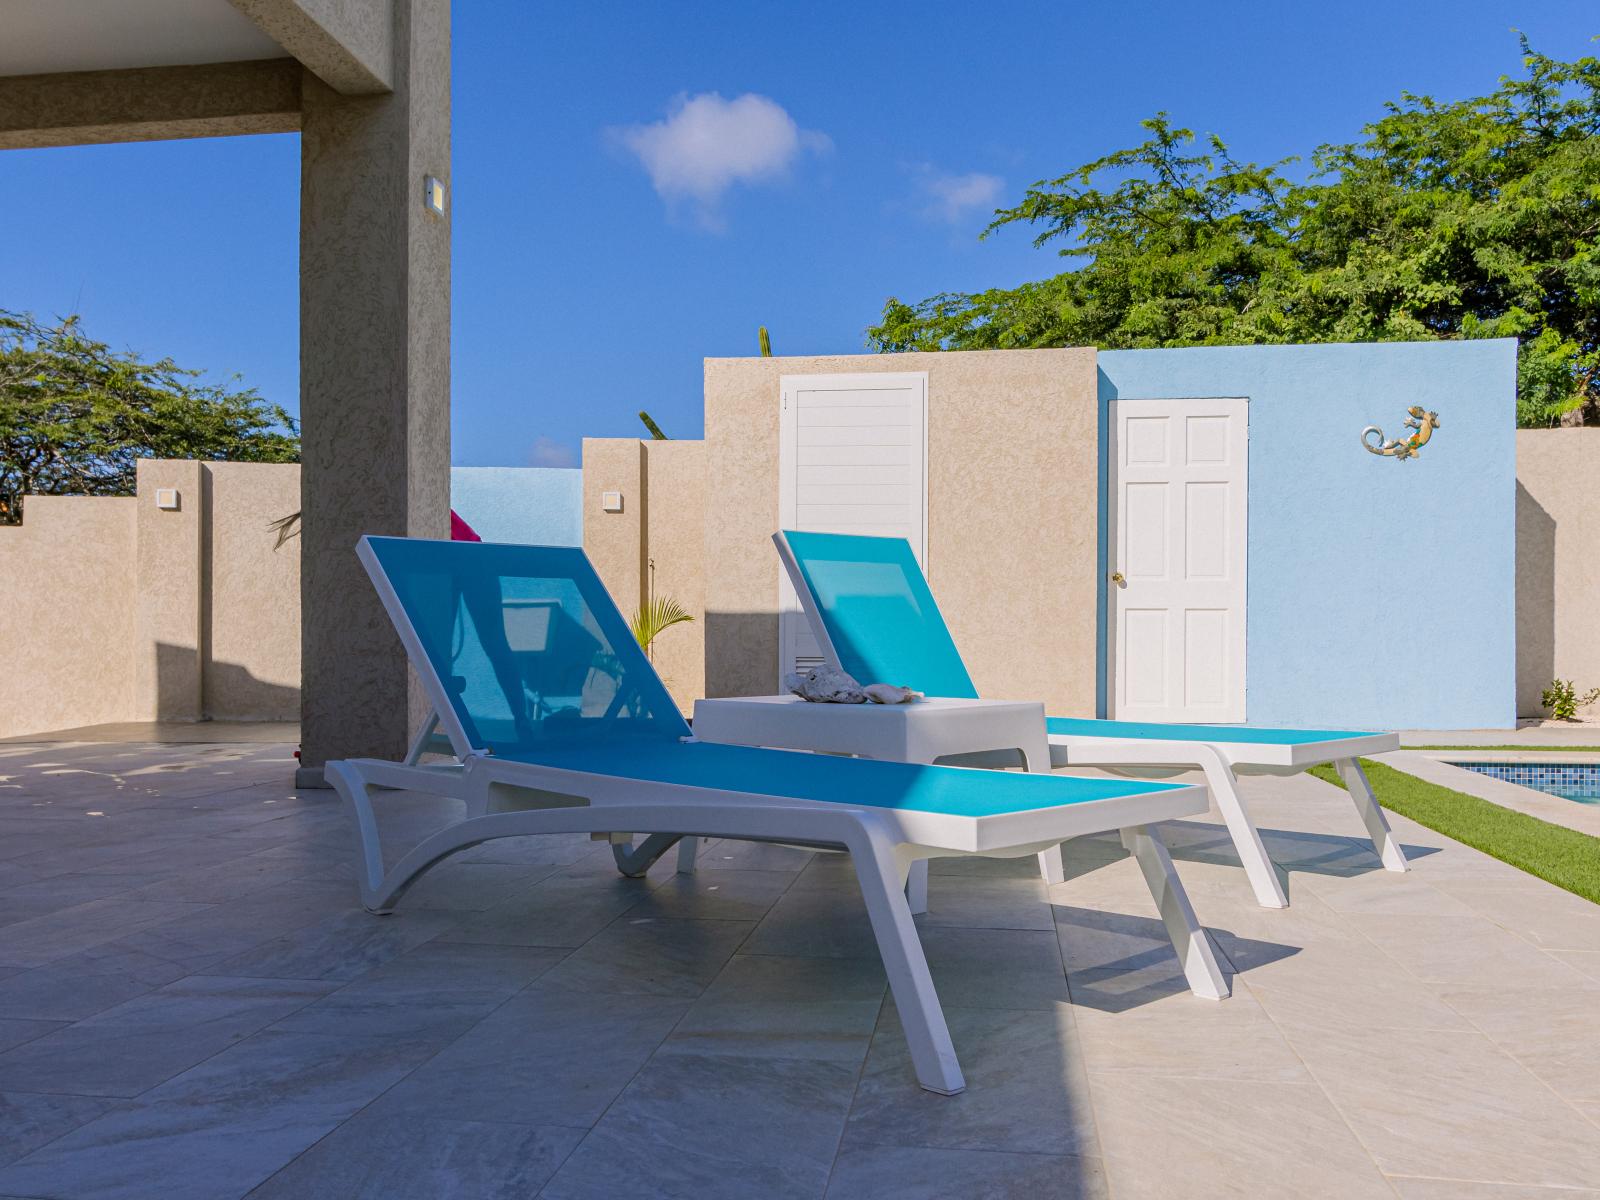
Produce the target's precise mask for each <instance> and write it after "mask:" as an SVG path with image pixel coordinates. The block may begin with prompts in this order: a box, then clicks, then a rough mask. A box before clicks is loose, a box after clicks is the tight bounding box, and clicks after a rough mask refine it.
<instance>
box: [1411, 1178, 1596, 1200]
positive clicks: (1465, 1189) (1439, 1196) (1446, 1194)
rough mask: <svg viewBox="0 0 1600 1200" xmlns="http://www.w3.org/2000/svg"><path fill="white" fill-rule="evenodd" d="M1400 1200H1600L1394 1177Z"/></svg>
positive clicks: (1583, 1192) (1557, 1191)
mask: <svg viewBox="0 0 1600 1200" xmlns="http://www.w3.org/2000/svg"><path fill="white" fill-rule="evenodd" d="M1389 1182H1390V1183H1391V1184H1392V1185H1394V1190H1395V1191H1396V1192H1398V1193H1400V1200H1600V1192H1596V1191H1591V1190H1590V1189H1589V1188H1544V1187H1523V1186H1522V1185H1520V1184H1515V1183H1472V1182H1469V1181H1467V1180H1464V1179H1414V1178H1408V1177H1406V1176H1403V1175H1397V1176H1390V1178H1389Z"/></svg>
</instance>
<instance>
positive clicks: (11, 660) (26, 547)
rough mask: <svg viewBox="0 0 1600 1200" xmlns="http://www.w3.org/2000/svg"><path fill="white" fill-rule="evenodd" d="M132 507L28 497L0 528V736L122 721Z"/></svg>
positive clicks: (128, 679)
mask: <svg viewBox="0 0 1600 1200" xmlns="http://www.w3.org/2000/svg"><path fill="white" fill-rule="evenodd" d="M136 503H137V501H135V500H133V499H131V498H122V497H90V496H72V497H66V496H30V497H29V498H28V499H27V500H26V501H25V502H24V504H23V518H24V521H23V524H21V525H15V526H0V656H3V659H4V669H3V670H0V737H12V736H15V735H17V734H23V733H38V732H41V731H44V730H47V729H68V728H72V727H74V726H77V725H94V724H99V723H101V722H105V721H125V720H128V719H129V717H130V715H131V713H132V709H133V667H134V658H133V655H132V654H131V653H129V652H128V647H130V646H132V644H133V626H134V608H135V604H134V600H135V590H134V515H135V505H136Z"/></svg>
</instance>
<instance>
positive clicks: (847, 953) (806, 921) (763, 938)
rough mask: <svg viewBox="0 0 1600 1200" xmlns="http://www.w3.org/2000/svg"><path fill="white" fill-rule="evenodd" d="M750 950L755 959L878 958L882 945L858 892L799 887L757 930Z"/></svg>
mask: <svg viewBox="0 0 1600 1200" xmlns="http://www.w3.org/2000/svg"><path fill="white" fill-rule="evenodd" d="M819 857H821V856H819ZM745 949H746V950H748V951H749V952H750V953H751V954H784V955H806V956H812V957H822V958H877V957H878V942H877V939H876V938H875V937H873V934H872V922H871V921H870V920H869V919H868V918H867V907H866V905H865V904H864V903H863V902H862V899H861V893H860V892H859V891H852V890H850V889H849V888H847V887H843V886H835V885H831V884H824V885H822V886H810V887H804V886H801V885H800V884H799V883H798V882H797V883H796V885H795V886H794V887H792V888H790V889H789V890H788V891H787V892H785V893H784V894H783V896H782V897H781V898H780V899H779V900H778V902H777V903H776V904H774V905H773V906H772V909H771V910H770V911H769V912H768V913H767V915H766V916H765V917H764V918H763V919H762V921H761V923H760V924H759V925H757V926H756V929H755V932H754V933H753V934H751V935H750V941H749V944H748V945H747V946H746V947H745Z"/></svg>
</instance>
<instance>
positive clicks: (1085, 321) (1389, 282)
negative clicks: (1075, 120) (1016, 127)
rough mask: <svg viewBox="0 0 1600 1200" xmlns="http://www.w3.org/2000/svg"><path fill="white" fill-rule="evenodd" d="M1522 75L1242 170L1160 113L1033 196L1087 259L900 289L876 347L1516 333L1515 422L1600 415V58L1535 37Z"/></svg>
mask: <svg viewBox="0 0 1600 1200" xmlns="http://www.w3.org/2000/svg"><path fill="white" fill-rule="evenodd" d="M1522 50H1523V65H1524V68H1525V77H1523V78H1517V79H1511V78H1502V79H1501V80H1500V84H1499V86H1498V87H1497V88H1496V89H1495V91H1493V92H1492V93H1490V94H1489V95H1487V96H1481V97H1476V98H1473V99H1468V100H1459V101H1451V102H1440V101H1436V100H1434V99H1432V98H1430V97H1427V96H1416V95H1411V94H1409V93H1407V94H1404V95H1403V96H1402V98H1401V99H1400V100H1399V101H1398V102H1395V103H1391V104H1389V105H1387V106H1386V115H1385V116H1383V117H1382V118H1381V119H1380V120H1378V121H1375V122H1374V123H1372V124H1370V125H1368V126H1366V127H1365V129H1364V137H1363V138H1362V140H1360V141H1358V142H1352V143H1349V144H1346V145H1325V146H1323V147H1321V148H1320V149H1318V150H1317V151H1316V153H1315V155H1314V156H1313V163H1312V166H1313V169H1312V171H1311V173H1310V178H1309V179H1308V180H1307V181H1304V182H1301V181H1296V180H1294V179H1292V178H1290V177H1289V176H1288V175H1286V174H1285V173H1284V168H1285V167H1286V166H1288V165H1289V164H1290V163H1292V162H1294V161H1295V160H1293V159H1285V160H1283V161H1281V162H1276V163H1269V164H1266V165H1260V164H1256V163H1240V162H1238V161H1236V160H1235V159H1234V158H1233V157H1232V156H1231V155H1230V154H1229V152H1228V149H1227V147H1226V145H1225V144H1224V143H1223V142H1222V140H1221V139H1220V138H1218V137H1215V136H1212V137H1210V138H1209V139H1208V140H1207V143H1206V148H1205V149H1204V150H1196V149H1195V147H1194V142H1195V138H1194V134H1193V133H1192V132H1191V131H1190V130H1188V129H1182V128H1178V127H1176V126H1174V125H1173V124H1172V123H1171V122H1170V121H1169V120H1168V117H1167V114H1165V113H1161V114H1159V115H1157V116H1156V117H1154V118H1152V119H1151V120H1148V121H1145V122H1143V126H1144V128H1145V129H1146V130H1147V131H1148V133H1149V137H1148V138H1147V139H1146V140H1145V141H1144V142H1142V143H1141V144H1139V145H1138V146H1135V147H1133V148H1131V149H1127V150H1119V151H1117V152H1116V153H1114V154H1109V155H1106V156H1105V157H1104V158H1099V159H1096V160H1095V161H1093V162H1090V163H1086V164H1085V165H1083V166H1081V167H1078V168H1077V169H1075V170H1073V171H1071V172H1069V173H1067V174H1065V175H1063V176H1061V177H1060V178H1057V179H1051V180H1045V181H1042V182H1040V183H1036V184H1034V185H1033V186H1032V187H1031V188H1029V189H1028V191H1027V194H1026V195H1025V196H1024V197H1023V199H1022V201H1021V203H1019V204H1018V205H1016V207H1014V208H1008V209H1001V210H999V211H998V212H997V213H996V214H995V219H994V221H993V222H991V223H990V225H989V226H988V228H987V229H985V230H984V232H983V234H982V236H983V237H989V236H991V235H993V234H994V233H995V232H997V231H998V230H1000V229H1003V228H1005V227H1007V226H1009V225H1012V224H1015V223H1018V222H1020V223H1023V224H1026V225H1028V226H1032V227H1034V228H1035V229H1036V230H1038V233H1037V235H1036V236H1035V238H1034V244H1035V245H1036V246H1041V247H1042V246H1045V245H1047V244H1058V243H1059V244H1060V245H1061V250H1060V253H1061V255H1062V256H1063V257H1065V258H1067V259H1069V260H1071V261H1072V263H1073V267H1072V269H1069V270H1067V271H1066V272H1064V273H1062V274H1059V275H1055V276H1053V277H1051V278H1049V279H1043V280H1039V281H1037V282H1033V283H1026V284H1023V285H1022V286H1021V287H1017V288H1008V289H992V290H989V291H985V292H978V293H975V294H963V293H946V294H943V295H938V296H933V297H931V298H929V299H927V300H923V301H921V302H920V303H915V304H906V303H902V302H901V301H899V300H897V299H893V298H891V299H890V300H888V301H887V302H886V304H885V305H884V310H883V316H882V319H881V321H880V322H879V323H878V324H876V325H874V326H871V327H870V328H869V329H868V331H867V335H868V338H869V341H870V342H871V344H872V345H873V346H874V347H875V348H876V349H879V350H885V351H893V350H942V349H951V350H965V349H997V348H1011V347H1038V346H1073V345H1090V346H1099V347H1102V348H1106V349H1125V348H1133V347H1154V346H1205V345H1241V344H1259V343H1290V342H1349V341H1417V340H1431V339H1445V338H1489V337H1516V338H1518V339H1519V341H1520V350H1519V357H1518V420H1519V423H1520V424H1523V425H1528V426H1539V425H1550V424H1554V423H1556V422H1557V421H1558V420H1559V419H1560V417H1561V415H1562V414H1563V413H1566V412H1569V411H1572V410H1576V409H1582V410H1583V411H1584V413H1585V415H1586V416H1587V417H1588V418H1589V419H1590V420H1600V59H1596V58H1593V57H1584V58H1580V59H1578V60H1577V61H1574V62H1560V61H1557V60H1555V59H1551V58H1548V57H1546V56H1545V55H1542V54H1538V53H1536V52H1534V51H1533V50H1532V49H1531V48H1530V47H1529V45H1528V43H1527V40H1526V39H1525V38H1524V39H1523V41H1522Z"/></svg>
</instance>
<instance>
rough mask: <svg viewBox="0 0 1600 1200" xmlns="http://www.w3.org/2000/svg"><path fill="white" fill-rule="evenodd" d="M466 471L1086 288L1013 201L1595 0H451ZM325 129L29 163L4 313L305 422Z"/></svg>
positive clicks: (1590, 25)
mask: <svg viewBox="0 0 1600 1200" xmlns="http://www.w3.org/2000/svg"><path fill="white" fill-rule="evenodd" d="M454 23H455V28H454V36H455V46H454V55H455V68H454V69H455V77H454V113H455V161H454V164H453V175H454V179H453V195H452V204H453V209H452V212H453V221H454V236H455V250H454V253H455V272H454V318H453V320H454V347H453V374H454V383H453V404H454V460H455V462H456V463H457V464H459V465H510V466H522V465H529V464H547V465H563V464H574V463H575V462H576V456H577V447H578V443H579V439H580V438H582V437H584V436H586V435H588V436H636V435H639V434H641V433H642V432H643V431H642V428H641V426H640V425H639V423H638V420H637V418H636V417H635V415H634V414H635V413H636V412H637V411H638V410H639V409H640V408H645V409H648V410H649V411H650V412H651V413H652V414H653V415H654V416H655V417H656V419H657V420H658V421H659V422H660V423H661V424H662V425H663V426H664V427H665V428H666V430H667V432H668V433H669V434H672V435H673V436H677V437H695V436H698V435H699V434H700V432H701V400H700V379H701V360H702V358H704V357H706V356H720V355H739V354H753V353H755V352H756V327H757V326H758V325H761V324H765V325H767V326H768V327H769V328H770V329H771V331H772V340H773V348H774V350H775V351H776V352H777V353H779V354H818V353H840V352H843V353H849V352H853V351H859V350H861V349H863V347H864V339H863V334H862V330H863V329H864V327H865V326H866V325H867V324H869V323H870V322H871V321H873V320H874V319H875V318H876V316H877V315H878V313H879V311H880V310H881V308H882V304H883V300H884V298H885V297H886V296H890V295H894V296H899V297H900V298H902V299H907V300H911V299H920V298H922V297H924V296H927V295H929V294H932V293H934V292H938V291H943V290H974V289H978V288H982V287H988V286H996V285H1011V284H1015V283H1018V282H1021V281H1022V280H1024V279H1029V278H1037V277H1040V276H1042V275H1045V274H1047V273H1050V272H1052V271H1054V270H1057V269H1059V268H1058V266H1057V262H1058V260H1057V259H1056V258H1055V256H1054V254H1053V253H1052V252H1050V251H1037V250H1033V249H1032V248H1031V247H1030V246H1029V244H1028V237H1027V235H1026V234H1024V233H1023V232H1022V231H1020V230H1019V231H1011V232H1008V233H1007V234H1005V235H1002V236H1000V237H997V238H995V239H991V240H990V241H988V242H985V243H979V242H978V241H977V240H976V235H977V233H978V231H979V230H980V229H981V228H982V227H983V225H984V223H985V220H986V216H987V213H988V211H989V210H990V209H991V208H993V207H994V205H995V203H997V202H999V203H1009V202H1011V201H1013V200H1014V199H1015V198H1016V197H1018V196H1019V195H1020V194H1021V191H1022V189H1023V188H1024V187H1026V186H1027V184H1029V183H1031V182H1033V181H1034V180H1036V179H1040V178H1043V177H1047V176H1053V175H1057V174H1061V173H1063V172H1064V171H1066V170H1067V169H1069V168H1071V167H1073V166H1076V165H1077V164H1079V163H1082V162H1084V161H1087V160H1088V159H1091V158H1093V157H1097V156H1099V155H1101V154H1103V153H1105V152H1107V151H1110V150H1113V149H1116V148H1119V147H1122V146H1126V145H1129V144H1132V143H1133V142H1134V141H1136V140H1138V137H1139V132H1140V131H1139V129H1138V122H1139V120H1140V119H1141V118H1143V117H1146V116H1149V115H1151V114H1152V113H1154V112H1156V111H1157V110H1160V109H1166V110H1168V111H1170V112H1171V113H1172V115H1173V117H1174V119H1176V120H1177V121H1179V122H1180V123H1182V124H1185V125H1188V126H1190V127H1192V128H1195V129H1197V130H1199V131H1202V132H1205V131H1215V132H1218V133H1220V134H1221V135H1222V136H1223V137H1224V138H1225V139H1226V140H1227V141H1228V142H1229V143H1230V145H1231V146H1232V148H1233V150H1234V152H1235V154H1236V155H1237V156H1238V157H1240V158H1253V159H1257V160H1265V159H1274V158H1279V157H1282V156H1285V155H1289V154H1302V155H1304V154H1309V152H1310V151H1311V150H1312V149H1313V148H1314V147H1315V146H1316V145H1317V144H1318V143H1320V142H1324V141H1333V140H1346V139H1349V138H1352V137H1354V136H1355V135H1356V134H1357V131H1358V129H1359V127H1360V125H1361V124H1362V123H1363V122H1364V121H1366V120H1369V119H1371V118H1373V117H1375V116H1377V115H1379V114H1380V113H1381V107H1382V104H1383V102H1384V101H1385V100H1388V99H1391V98H1393V97H1395V96H1397V95H1398V94H1399V92H1400V91H1402V90H1411V91H1416V92H1426V93H1431V94H1433V95H1436V96H1439V97H1441V98H1444V97H1451V98H1453V97H1458V96H1462V95H1469V94H1479V93H1481V92H1483V91H1486V90H1488V89H1490V88H1491V87H1493V85H1494V82H1495V79H1496V78H1497V77H1498V76H1499V75H1500V74H1503V73H1507V72H1516V71H1517V70H1518V69H1519V60H1518V50H1517V43H1516V38H1515V35H1514V34H1513V33H1512V32H1510V31H1511V29H1512V27H1516V28H1519V29H1522V30H1524V31H1526V32H1527V33H1528V34H1529V35H1530V36H1531V37H1532V39H1533V41H1534V44H1535V46H1536V47H1538V48H1539V49H1541V50H1542V51H1544V52H1545V53H1548V54H1551V55H1555V56H1558V57H1565V58H1571V57H1575V56H1577V55H1580V54H1584V53H1590V52H1593V50H1594V47H1593V45H1592V44H1591V42H1590V38H1591V36H1592V35H1594V34H1596V33H1600V13H1597V11H1596V9H1595V8H1594V5H1593V0H1583V2H1581V3H1580V2H1576V0H1540V2H1537V3H1522V4H1503V3H1479V2H1473V0H1451V2H1448V3H1439V2H1434V0H1405V2H1403V3H1399V4H1396V3H1393V0H1389V2H1386V3H1381V4H1380V3H1375V2H1372V0H1345V2H1343V3H1341V4H1338V5H1326V6H1321V5H1286V4H1282V3H1271V4H1268V3H1236V4H1231V5H1197V4H1194V3H1192V2H1185V3H1168V2H1154V0H1151V2H1146V3H1137V2H1135V3H1121V4H1100V5H1092V6H1091V5H1076V4H1069V3H1062V2H1061V0H1054V2H1048V3H1032V2H1020V0H1019V2H1014V3H1010V4H1006V5H1002V6H975V5H970V4H954V3H938V2H936V3H926V2H924V3H917V4H911V3H899V2H894V3H888V2H876V3H873V4H866V5H863V4H861V3H859V0H857V2H855V3H850V4H843V3H831V2H814V3H808V4H804V5H802V4H797V3H787V4H780V3H740V4H738V5H733V4H727V5H724V6H721V7H720V8H719V7H716V6H711V5H698V6H695V5H679V4H661V3H645V2H635V3H626V4H624V3H610V4H593V5H549V4H533V3H526V2H524V0H462V2H460V3H457V4H456V5H455V8H454ZM298 155H299V140H298V138H297V137H295V136H272V137H256V138H232V139H210V140H199V141H189V142H168V143H146V144H140V145H131V146H90V147H80V148H73V149H56V150H34V151H9V152H6V153H5V154H3V155H0V187H3V190H0V194H3V195H5V196H6V197H7V211H6V214H5V226H6V230H7V232H6V236H5V238H4V240H3V243H0V307H6V308H12V309H31V310H34V311H36V312H38V313H40V314H41V315H43V314H52V313H66V312H72V311H77V312H81V313H82V314H83V315H84V318H85V322H86V327H87V329H88V331H89V332H90V333H92V334H94V335H96V336H98V337H99V338H101V339H102V340H104V341H108V342H110V343H112V344H113V345H115V346H118V347H132V348H136V349H138V350H141V351H143V352H145V353H147V354H151V355H160V354H168V355H171V356H172V357H174V358H176V359H177V360H178V361H179V362H180V363H182V364H184V365H189V366H196V367H203V368H206V369H207V370H209V371H210V372H211V373H212V374H213V375H216V376H219V377H220V376H227V375H231V374H234V373H238V374H239V375H241V376H242V377H243V382H244V383H245V384H246V385H250V386H255V387H257V388H259V389H260V391H261V392H262V394H263V395H264V396H266V397H267V398H269V399H271V400H274V401H276V402H279V403H282V404H284V405H285V407H287V408H289V409H290V410H291V411H292V410H294V409H296V407H297V397H298V386H299V385H298V382H297V361H296V360H297V339H298V332H297V299H296V287H297V279H296V271H297V241H296V239H297V228H296V217H297V206H298V187H299V182H298Z"/></svg>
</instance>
